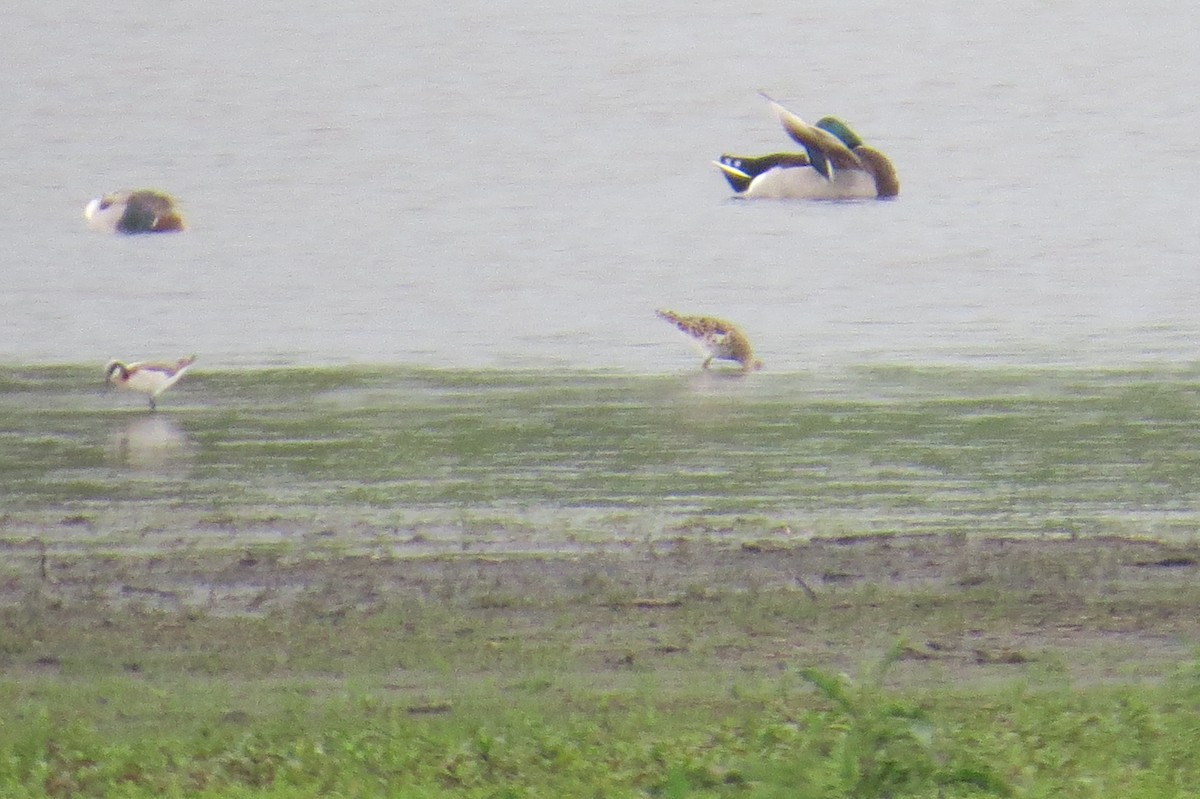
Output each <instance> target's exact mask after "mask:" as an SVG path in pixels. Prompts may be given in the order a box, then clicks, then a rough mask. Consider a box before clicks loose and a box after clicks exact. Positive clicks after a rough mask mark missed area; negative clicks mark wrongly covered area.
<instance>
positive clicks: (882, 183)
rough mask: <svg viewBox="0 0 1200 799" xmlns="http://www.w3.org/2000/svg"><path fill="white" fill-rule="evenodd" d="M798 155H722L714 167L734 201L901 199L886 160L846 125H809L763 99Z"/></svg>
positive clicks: (832, 120)
mask: <svg viewBox="0 0 1200 799" xmlns="http://www.w3.org/2000/svg"><path fill="white" fill-rule="evenodd" d="M763 97H764V98H766V100H767V102H769V103H770V104H771V107H772V108H773V109H774V110H775V115H776V116H777V117H778V118H779V122H780V124H782V125H783V129H784V130H785V131H787V134H788V135H789V136H791V137H792V139H793V140H794V141H795V142H796V143H797V144H799V145H801V146H802V147H804V152H802V153H771V154H770V155H762V156H740V155H730V154H725V155H722V156H721V158H720V160H718V161H714V162H713V163H714V164H715V165H716V166H717V168H718V169H720V170H721V172H722V173H723V174H724V176H725V179H726V180H727V181H729V185H730V186H731V187H733V190H734V191H735V192H737V196H739V197H747V198H755V197H763V198H768V199H775V200H785V199H798V200H859V199H869V198H877V199H888V198H891V197H895V196H897V195H898V194H900V179H899V178H898V177H897V176H896V168H895V167H894V166H892V162H891V161H890V160H888V157H887V156H886V155H884V154H883V153H881V152H879V151H878V150H876V149H874V148H871V147H868V146H866V145H865V144H863V140H862V139H861V138H860V137H859V135H858V134H857V133H855V132H854V131H853V130H852V129H851V128H850V126H849V125H847V124H846V123H845V122H843V121H842V120H840V119H838V118H837V117H824V118H822V119H820V120H818V121H817V124H815V125H809V124H808V123H807V122H805V121H804V120H803V119H801V118H800V117H798V116H796V115H795V114H793V113H792V112H791V111H789V110H787V109H786V108H784V107H783V106H782V105H780V104H779V103H777V102H775V101H774V100H772V99H771V98H770V97H767V95H765V94H764V95H763Z"/></svg>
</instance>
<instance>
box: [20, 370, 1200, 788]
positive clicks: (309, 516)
mask: <svg viewBox="0 0 1200 799" xmlns="http://www.w3.org/2000/svg"><path fill="white" fill-rule="evenodd" d="M1198 377H1200V375H1198V374H1197V373H1193V372H1191V371H1188V370H1146V371H1140V372H1134V371H1126V372H1094V371H1054V370H1002V369H997V370H990V369H975V370H971V369H949V368H947V369H903V368H895V369H871V370H864V371H861V372H855V373H851V374H846V375H841V376H838V377H837V378H836V379H835V378H818V377H813V376H806V375H783V376H777V375H770V374H763V375H755V376H752V377H749V378H740V377H736V378H735V377H726V376H721V375H695V376H693V375H686V376H669V377H662V376H659V377H643V376H629V375H620V374H603V373H567V374H550V373H546V372H502V371H496V372H489V371H480V372H462V371H436V370H382V369H360V368H330V369H316V370H299V369H280V370H254V371H233V372H228V373H218V372H207V373H206V372H204V371H202V370H201V371H197V372H196V373H194V374H191V373H190V374H189V376H188V379H187V380H186V381H185V382H183V383H181V384H180V385H179V386H177V387H176V388H175V389H174V390H173V391H172V393H171V394H170V395H168V396H166V397H164V400H163V402H162V403H161V409H160V411H159V412H158V413H157V414H154V415H151V414H148V413H147V412H146V411H145V409H144V407H143V404H142V403H141V402H138V401H137V399H138V398H136V397H133V398H130V397H128V396H124V395H112V394H105V393H103V392H102V391H101V389H100V380H99V379H98V378H97V376H96V374H95V373H94V370H91V371H88V370H81V369H75V368H50V369H9V370H6V371H5V372H3V373H0V431H3V432H2V433H0V435H3V437H4V443H3V446H2V447H0V486H3V494H4V497H5V506H4V508H3V509H2V510H0V551H2V552H3V553H4V556H5V557H4V558H3V559H2V560H0V615H2V616H3V619H2V620H0V621H2V625H0V669H2V671H0V701H2V702H3V704H4V706H5V707H7V708H9V709H10V710H9V712H8V713H7V714H6V717H5V719H4V721H3V722H2V723H0V794H2V795H3V796H5V797H41V796H53V797H68V796H119V797H143V796H144V797H150V796H154V797H163V796H189V797H192V796H199V797H218V796H221V797H226V796H232V797H311V796H347V797H351V796H363V797H366V796H412V797H425V796H430V797H432V796H464V797H534V796H555V797H560V796H614V797H615V796H651V797H684V796H699V797H784V796H786V797H836V796H848V797H876V796H878V797H902V796H913V797H925V796H928V797H934V796H938V797H955V796H963V797H967V796H1030V797H1041V796H1046V797H1049V796H1054V797H1093V796H1095V797H1101V796H1103V797H1108V796H1139V797H1160V796H1161V797H1166V796H1186V795H1190V794H1191V793H1192V792H1193V786H1194V785H1196V784H1197V782H1198V780H1200V774H1198V773H1197V772H1200V765H1198V764H1200V743H1198V741H1200V735H1198V734H1197V733H1198V732H1200V730H1198V729H1197V725H1198V722H1197V719H1198V718H1200V665H1198V664H1200V660H1198V657H1200V655H1198V653H1197V651H1196V650H1195V646H1196V644H1197V641H1198V640H1200V620H1198V619H1197V617H1196V614H1195V608H1196V606H1197V603H1198V602H1200V583H1197V581H1196V579H1195V576H1196V571H1197V569H1200V548H1198V547H1200V545H1198V544H1197V540H1196V529H1197V523H1198V522H1200V516H1198V507H1200V454H1198V453H1200V432H1197V427H1196V425H1195V424H1194V421H1195V419H1196V418H1198V417H1200V392H1198V391H1197V387H1198V386H1200V381H1198V379H1197V378H1198Z"/></svg>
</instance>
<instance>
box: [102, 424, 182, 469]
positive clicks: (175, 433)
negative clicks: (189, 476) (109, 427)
mask: <svg viewBox="0 0 1200 799" xmlns="http://www.w3.org/2000/svg"><path fill="white" fill-rule="evenodd" d="M193 449H194V447H193V445H192V441H191V439H190V438H189V437H188V434H187V433H186V432H185V431H184V430H183V428H182V427H180V426H179V425H178V424H176V423H175V422H174V421H172V420H171V418H170V417H168V416H164V415H163V414H159V413H151V414H147V415H145V416H139V417H138V418H136V419H134V420H133V421H131V422H129V423H128V424H125V425H122V426H121V427H118V428H117V429H115V430H113V432H112V434H111V435H110V436H109V439H108V456H109V460H110V461H111V462H112V463H113V464H114V465H117V466H125V467H128V468H130V469H141V470H150V471H160V470H167V469H176V468H181V467H184V466H186V465H187V464H188V463H189V462H190V460H191V456H192V451H193Z"/></svg>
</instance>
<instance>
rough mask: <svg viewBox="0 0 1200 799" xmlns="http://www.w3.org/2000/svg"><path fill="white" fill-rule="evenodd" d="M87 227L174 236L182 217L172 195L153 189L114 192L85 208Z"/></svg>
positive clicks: (182, 225) (181, 222)
mask: <svg viewBox="0 0 1200 799" xmlns="http://www.w3.org/2000/svg"><path fill="white" fill-rule="evenodd" d="M83 217H84V219H86V220H87V223H88V227H90V228H92V229H93V230H100V231H104V232H106V233H173V232H175V231H177V230H183V228H184V224H183V217H182V216H181V215H180V213H179V210H178V209H177V208H176V207H175V200H173V199H172V198H171V196H170V195H168V194H164V193H162V192H161V191H155V190H154V189H135V190H133V191H114V192H111V193H110V194H105V195H104V196H103V197H97V198H95V199H94V200H92V201H91V202H89V203H88V204H87V207H86V208H84V209H83Z"/></svg>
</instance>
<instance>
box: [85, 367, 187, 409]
mask: <svg viewBox="0 0 1200 799" xmlns="http://www.w3.org/2000/svg"><path fill="white" fill-rule="evenodd" d="M195 360H196V356H195V355H192V356H191V357H189V358H180V359H179V360H178V361H176V362H175V363H149V362H140V361H139V362H138V363H130V364H124V363H121V362H120V361H109V362H108V365H107V366H106V367H104V379H105V380H106V381H107V382H108V384H109V385H113V386H116V387H117V388H120V389H124V390H126V391H140V392H141V393H143V394H148V395H149V396H150V410H152V411H153V410H157V409H158V406H157V405H155V403H154V398H155V397H157V396H158V395H159V394H161V393H163V392H164V391H166V390H167V389H168V388H170V387H171V386H173V385H175V384H176V383H178V382H179V378H181V377H183V373H184V372H186V371H187V370H188V368H189V367H191V365H192V364H193V363H194V362H195Z"/></svg>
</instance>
